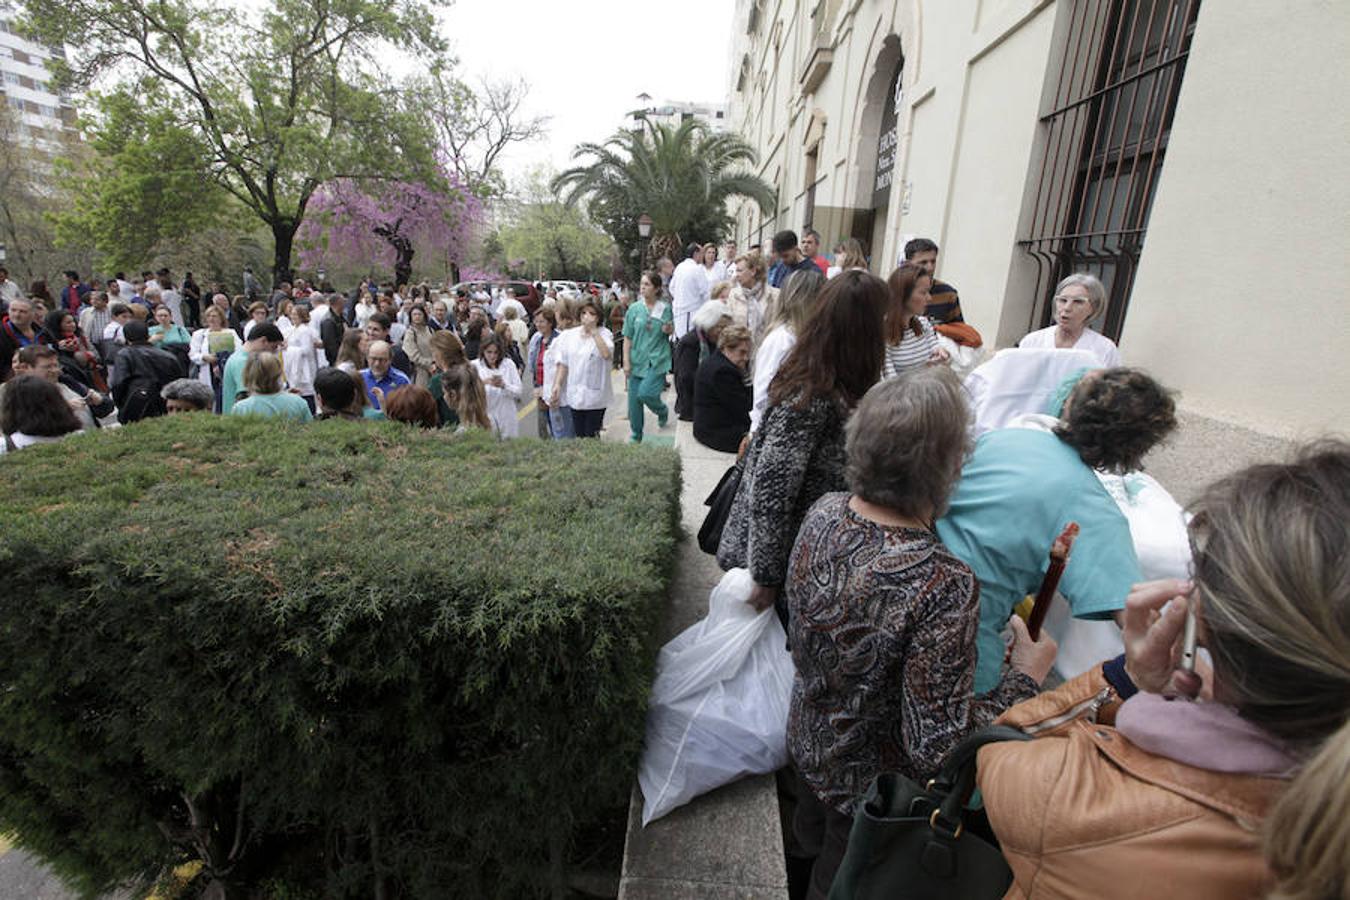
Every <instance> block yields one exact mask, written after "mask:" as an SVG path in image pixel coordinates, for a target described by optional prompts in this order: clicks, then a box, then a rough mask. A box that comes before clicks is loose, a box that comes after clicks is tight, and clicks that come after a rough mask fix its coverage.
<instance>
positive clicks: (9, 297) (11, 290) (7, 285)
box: [0, 278, 23, 306]
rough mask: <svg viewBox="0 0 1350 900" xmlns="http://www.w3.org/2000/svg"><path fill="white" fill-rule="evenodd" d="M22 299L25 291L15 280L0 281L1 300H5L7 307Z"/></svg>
mask: <svg viewBox="0 0 1350 900" xmlns="http://www.w3.org/2000/svg"><path fill="white" fill-rule="evenodd" d="M22 297H23V291H21V290H20V289H19V286H18V285H17V284H15V283H14V281H13V279H10V278H6V279H5V280H4V281H0V300H4V301H5V305H6V306H8V305H9V304H10V303H12V302H14V301H15V300H18V299H21V298H22Z"/></svg>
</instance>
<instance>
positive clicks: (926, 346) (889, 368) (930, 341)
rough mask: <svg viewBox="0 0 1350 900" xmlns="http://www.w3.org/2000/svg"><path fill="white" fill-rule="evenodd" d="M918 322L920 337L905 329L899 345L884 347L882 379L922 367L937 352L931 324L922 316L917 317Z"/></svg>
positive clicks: (935, 333) (936, 341)
mask: <svg viewBox="0 0 1350 900" xmlns="http://www.w3.org/2000/svg"><path fill="white" fill-rule="evenodd" d="M918 322H919V325H920V327H922V328H923V334H922V335H919V336H917V337H916V336H915V334H914V332H913V330H912V329H910V328H908V327H906V328H905V335H904V337H903V338H901V339H900V343H898V344H887V345H886V364H885V365H884V366H883V367H882V370H881V374H882V377H883V378H894V377H895V376H897V375H899V374H901V373H903V372H907V371H909V370H910V369H916V368H918V367H919V366H922V365H924V364H925V363H926V362H928V358H929V357H930V356H932V355H933V352H934V351H935V350H937V348H938V340H937V332H936V331H934V330H933V323H932V322H930V321H928V320H927V319H926V318H924V317H923V316H919V317H918Z"/></svg>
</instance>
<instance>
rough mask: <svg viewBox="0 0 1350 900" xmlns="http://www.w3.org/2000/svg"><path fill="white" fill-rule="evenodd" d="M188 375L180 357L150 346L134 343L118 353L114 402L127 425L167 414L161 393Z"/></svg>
mask: <svg viewBox="0 0 1350 900" xmlns="http://www.w3.org/2000/svg"><path fill="white" fill-rule="evenodd" d="M186 374H187V373H186V372H185V371H184V370H183V364H182V363H181V362H180V361H179V359H178V357H176V356H174V355H173V354H172V353H169V352H168V351H167V350H161V349H159V348H158V347H151V346H149V345H147V344H131V345H128V346H126V347H123V348H122V351H121V352H120V353H118V354H117V363H116V364H115V365H114V367H113V375H114V380H113V385H112V395H113V400H114V401H115V402H116V403H117V410H118V419H119V420H120V421H121V422H122V424H123V425H126V424H128V423H129V422H135V421H138V420H140V419H145V418H150V417H152V416H162V415H164V413H165V408H164V400H163V399H162V398H161V397H160V395H159V392H160V390H162V389H163V387H164V385H166V384H168V383H169V382H170V381H173V380H174V379H175V378H183V377H184V376H185V375H186Z"/></svg>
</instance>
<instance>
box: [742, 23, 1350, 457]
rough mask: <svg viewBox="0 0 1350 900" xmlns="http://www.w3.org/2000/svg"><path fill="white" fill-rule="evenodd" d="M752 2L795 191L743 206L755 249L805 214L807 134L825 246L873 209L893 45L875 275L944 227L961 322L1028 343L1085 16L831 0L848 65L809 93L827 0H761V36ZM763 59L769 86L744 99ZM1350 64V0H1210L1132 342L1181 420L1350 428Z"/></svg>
mask: <svg viewBox="0 0 1350 900" xmlns="http://www.w3.org/2000/svg"><path fill="white" fill-rule="evenodd" d="M750 2H751V0H738V3H737V8H738V15H737V19H736V27H737V39H736V41H735V42H734V47H735V49H734V53H733V59H732V61H731V66H730V68H731V82H732V83H731V86H730V87H731V90H730V114H729V115H730V119H731V125H732V127H733V128H737V129H738V130H740V131H741V132H742V133H743V134H744V135H745V136H746V137H747V138H748V139H749V140H750V142H751V143H752V145H754V146H755V147H756V148H757V149H758V150H759V151H760V153H761V159H762V164H761V170H760V171H761V174H763V175H764V177H766V178H768V179H769V180H771V181H776V183H777V184H778V185H779V186H780V202H779V208H778V210H777V211H776V216H761V215H760V214H758V213H757V212H754V213H752V212H751V211H749V210H748V209H741V210H740V212H739V215H738V222H739V226H740V230H739V233H738V238H739V239H740V240H741V242H742V246H746V245H748V244H749V243H751V242H753V241H754V240H755V239H756V238H757V237H758V236H759V234H762V235H763V238H764V239H765V240H767V238H768V237H769V236H770V235H771V234H772V231H774V230H777V229H778V228H793V229H794V230H800V228H801V227H802V224H803V221H804V216H805V192H806V163H805V150H806V148H805V147H804V141H805V140H806V139H807V134H808V129H809V130H810V132H811V134H812V135H817V134H823V139H822V140H821V141H820V152H819V160H818V168H817V177H818V184H817V188H816V206H817V209H818V210H821V209H822V208H823V209H825V210H826V211H827V212H825V213H824V214H822V215H818V217H817V224H818V225H820V226H821V230H822V231H823V232H824V238H825V240H826V241H827V242H831V241H834V240H836V239H837V238H839V237H840V236H841V235H840V234H838V233H831V231H830V229H831V228H837V227H838V226H837V224H836V223H839V222H841V221H843V218H842V215H841V214H840V213H838V212H836V210H842V209H845V208H852V207H858V206H860V205H866V202H867V201H864V200H863V199H862V198H864V197H870V178H871V177H872V174H873V173H872V171H871V169H870V168H869V166H870V165H871V164H872V161H874V159H875V146H876V135H877V124H878V123H879V118H880V115H881V112H880V109H879V107H878V105H877V99H878V89H880V90H881V92H882V94H883V95H884V92H885V91H888V90H889V85H888V84H886V85H883V84H881V82H883V81H886V80H887V76H888V75H889V72H886V73H884V74H882V75H880V76H878V71H879V69H880V68H885V67H884V66H878V57H879V55H881V54H882V53H883V46H884V44H885V42H886V41H887V39H888V38H889V39H890V40H891V41H892V42H894V40H895V36H898V38H899V40H900V43H901V46H902V48H903V52H904V56H905V60H906V65H905V75H904V80H905V95H904V104H903V108H902V110H901V111H900V118H899V124H898V129H899V137H900V146H899V154H898V157H897V161H896V167H895V177H894V182H893V188H892V192H891V196H890V202H889V204H888V206H887V207H886V210H885V226H884V229H881V230H879V231H878V234H877V238H878V240H876V242H875V243H874V244H873V246H872V248H871V251H872V258H873V266H872V267H873V270H874V271H876V272H877V273H878V274H881V275H885V274H888V273H889V272H890V270H891V268H892V267H893V266H894V265H895V261H896V258H897V256H898V255H899V253H900V250H901V247H902V240H903V239H904V237H906V236H908V235H923V236H928V237H932V238H934V239H936V240H937V241H938V243H939V244H941V246H942V256H941V258H940V260H939V267H938V270H939V274H940V275H942V276H944V277H947V278H949V279H950V280H951V281H952V282H954V283H955V284H956V285H957V287H958V288H959V289H960V291H961V299H962V306H963V308H964V310H965V313H966V317H967V320H968V321H970V322H971V323H972V324H973V325H975V326H976V327H977V328H978V329H980V331H981V332H982V333H983V334H984V336H985V339H986V342H987V343H989V344H991V345H995V346H1000V347H1001V346H1010V345H1011V344H1013V343H1015V342H1016V340H1017V339H1018V338H1019V337H1020V336H1021V335H1022V334H1024V333H1025V332H1026V331H1027V329H1028V326H1029V322H1030V318H1031V312H1032V309H1033V306H1034V303H1035V297H1034V294H1035V265H1034V263H1033V262H1032V260H1031V258H1030V257H1029V256H1027V254H1026V253H1025V252H1024V251H1023V250H1022V249H1021V248H1019V247H1018V246H1017V240H1018V239H1019V238H1021V237H1023V236H1024V235H1023V231H1025V230H1026V219H1027V216H1028V213H1029V207H1028V205H1029V203H1030V198H1033V197H1034V195H1035V193H1036V179H1037V174H1038V172H1039V166H1040V163H1039V160H1040V158H1041V157H1040V153H1041V145H1040V142H1041V141H1043V140H1044V128H1043V126H1041V125H1040V122H1039V119H1040V116H1041V115H1042V114H1043V113H1044V112H1046V107H1047V100H1046V97H1047V96H1049V95H1050V94H1052V93H1053V88H1052V87H1051V83H1052V82H1056V72H1057V71H1058V69H1057V61H1058V60H1059V59H1060V55H1061V48H1060V46H1059V45H1057V44H1056V41H1063V40H1064V39H1065V34H1066V33H1067V30H1068V29H1067V28H1066V27H1065V25H1066V16H1067V15H1068V13H1069V11H1070V10H1071V9H1072V7H1071V5H1070V4H1064V3H1057V2H1055V0H842V2H839V3H830V4H828V5H829V8H831V9H832V10H836V11H837V15H836V16H835V17H834V19H833V20H832V21H831V23H830V31H829V35H830V39H831V41H832V42H833V47H834V59H833V63H832V65H831V67H830V71H829V72H828V74H827V75H826V77H825V79H824V80H823V82H822V83H821V84H820V85H819V87H818V88H817V89H816V90H815V92H814V93H813V94H811V95H803V94H802V91H801V89H800V85H799V81H798V79H799V77H800V76H801V73H802V70H803V67H804V66H805V64H806V60H807V58H808V57H809V54H810V50H811V47H812V41H813V39H814V34H815V32H814V30H813V29H814V28H815V27H816V24H817V23H815V22H813V21H812V19H811V17H810V13H811V10H812V9H815V8H816V2H815V0H761V8H762V9H763V17H762V22H761V25H760V27H759V29H758V30H757V31H756V33H755V34H753V35H746V34H745V33H744V31H745V29H744V23H745V18H744V16H745V15H746V13H747V10H748V7H749V4H750ZM775 43H776V44H777V50H776V51H775V49H774V44H775ZM747 49H748V50H749V52H750V53H751V57H752V61H751V66H752V71H751V75H750V82H751V83H750V86H749V88H748V89H747V90H746V91H744V92H737V91H736V90H735V81H736V77H737V72H738V70H739V67H740V64H741V59H742V55H743V54H744V53H745V52H746V51H747ZM1348 61H1350V3H1348V2H1346V0H1298V2H1291V3H1272V2H1268V0H1205V2H1204V3H1203V4H1202V6H1201V12H1200V17H1199V21H1198V24H1197V27H1196V34H1195V39H1194V44H1193V47H1192V50H1191V53H1190V57H1189V61H1188V64H1187V68H1186V75H1185V81H1184V82H1183V87H1182V91H1181V96H1180V101H1179V105H1178V109H1177V112H1176V117H1175V120H1174V126H1173V131H1172V135H1171V138H1170V144H1169V147H1168V152H1167V159H1166V163H1165V165H1164V167H1163V172H1162V176H1161V179H1160V181H1159V184H1158V188H1157V196H1156V201H1155V204H1154V207H1153V211H1152V216H1151V219H1150V222H1149V231H1148V236H1147V239H1146V243H1145V246H1144V249H1143V253H1142V256H1141V260H1140V268H1139V272H1138V276H1137V280H1136V283H1135V287H1134V292H1133V296H1132V298H1131V301H1130V307H1129V310H1128V312H1127V315H1126V319H1125V328H1124V333H1123V335H1122V339H1121V349H1122V352H1123V354H1124V356H1125V359H1126V361H1127V362H1129V363H1131V364H1137V365H1141V366H1144V367H1146V368H1148V369H1150V370H1151V371H1153V372H1154V373H1155V374H1156V375H1157V376H1158V377H1159V378H1160V379H1161V380H1163V381H1164V382H1165V383H1166V384H1168V385H1170V386H1173V387H1175V388H1177V389H1179V390H1180V392H1181V401H1182V406H1183V408H1185V409H1188V410H1190V411H1192V412H1196V413H1199V414H1202V415H1207V416H1212V417H1215V418H1219V419H1223V420H1225V421H1228V422H1232V423H1235V424H1240V425H1245V426H1247V427H1251V428H1256V429H1258V430H1261V431H1266V432H1269V433H1273V434H1280V435H1295V436H1297V435H1307V434H1313V433H1317V432H1320V431H1325V430H1331V429H1337V428H1339V429H1341V430H1343V431H1346V430H1350V301H1348V300H1347V299H1346V296H1345V295H1346V293H1347V288H1346V285H1347V283H1348V282H1350V253H1348V252H1347V250H1350V177H1347V176H1348V175H1350V166H1348V165H1347V161H1346V160H1347V152H1346V148H1347V147H1350V115H1347V108H1350V107H1347V105H1346V104H1345V103H1344V102H1343V94H1344V86H1345V85H1346V84H1347V83H1350V62H1348ZM822 121H823V131H822V130H821V129H822V125H821V122H822ZM812 123H814V124H812ZM813 139H814V138H813ZM768 220H772V227H768V228H765V227H764V225H765V223H766V221H768ZM755 227H759V228H760V229H761V231H760V232H759V233H757V232H756V231H753V230H752V228H755Z"/></svg>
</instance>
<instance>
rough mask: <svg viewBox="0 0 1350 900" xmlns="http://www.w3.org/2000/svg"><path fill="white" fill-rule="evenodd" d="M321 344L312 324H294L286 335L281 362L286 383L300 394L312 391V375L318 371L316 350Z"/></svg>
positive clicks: (304, 394) (321, 346)
mask: <svg viewBox="0 0 1350 900" xmlns="http://www.w3.org/2000/svg"><path fill="white" fill-rule="evenodd" d="M322 349H323V345H322V344H320V343H319V339H318V338H317V337H316V336H315V334H314V326H313V325H312V324H309V325H296V326H293V327H292V328H291V333H290V334H289V335H287V336H286V346H285V347H284V348H282V351H281V364H282V366H283V367H284V368H285V370H286V383H287V384H288V385H290V386H291V387H292V388H293V389H295V390H297V391H299V392H300V395H301V396H308V395H310V394H313V393H314V376H315V375H316V374H317V373H318V371H319V360H318V356H317V355H316V350H317V351H320V352H321V351H322Z"/></svg>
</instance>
